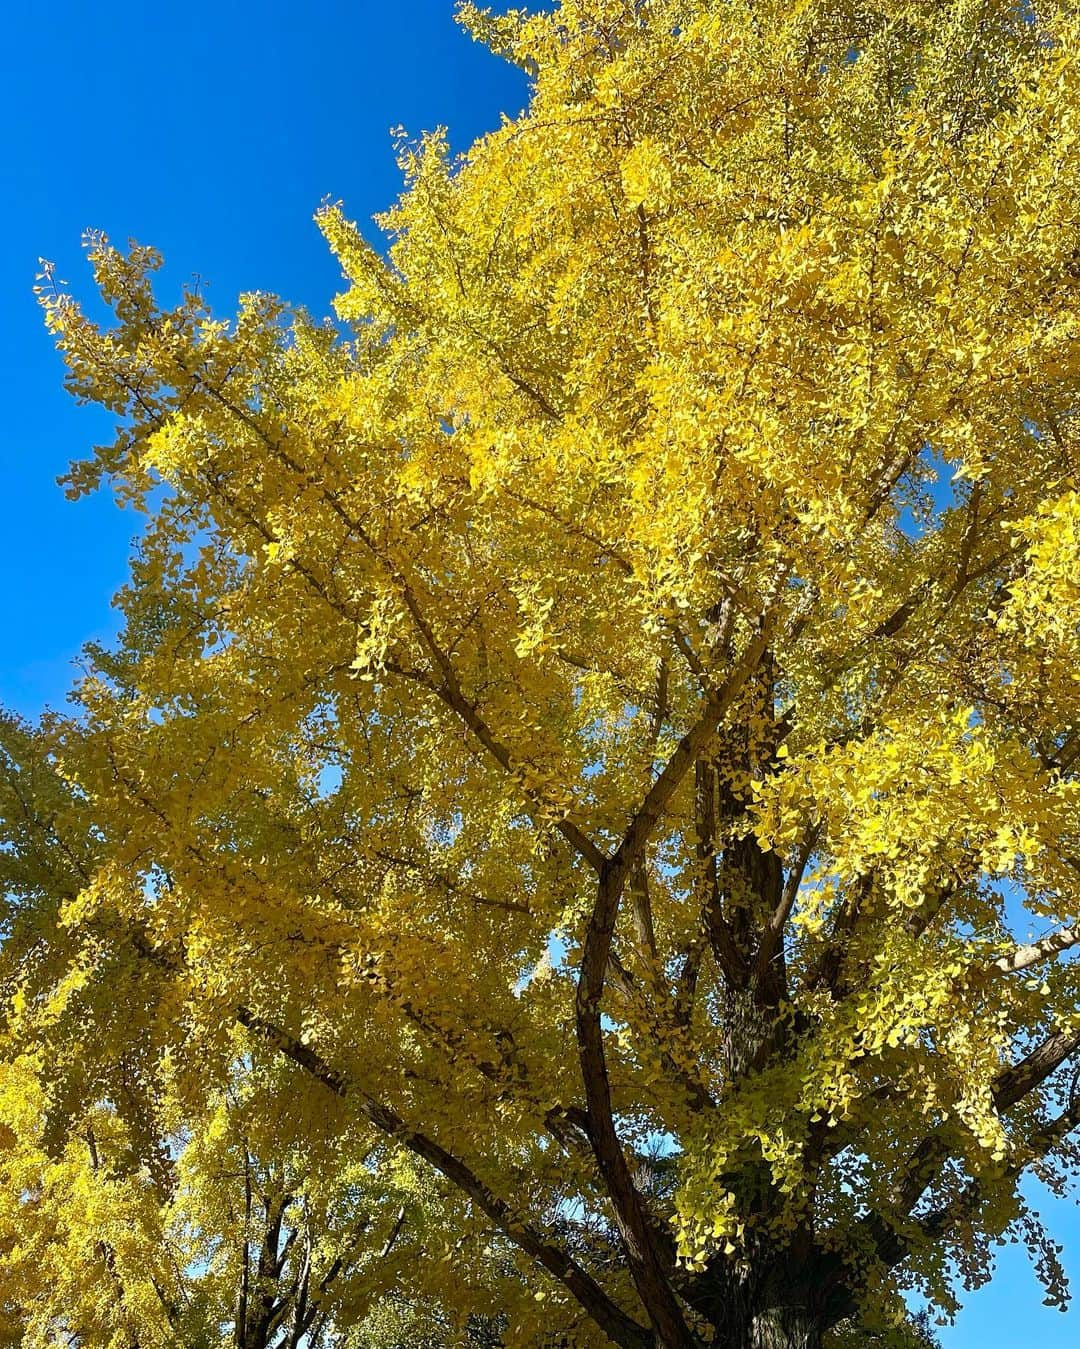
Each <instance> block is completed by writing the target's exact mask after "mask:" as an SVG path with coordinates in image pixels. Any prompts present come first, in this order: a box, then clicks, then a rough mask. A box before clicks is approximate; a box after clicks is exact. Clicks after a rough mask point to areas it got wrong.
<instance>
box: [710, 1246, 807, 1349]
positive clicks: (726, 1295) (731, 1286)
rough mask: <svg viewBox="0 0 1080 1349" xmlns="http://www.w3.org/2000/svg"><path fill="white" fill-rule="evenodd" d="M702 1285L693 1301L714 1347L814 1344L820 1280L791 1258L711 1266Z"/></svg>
mask: <svg viewBox="0 0 1080 1349" xmlns="http://www.w3.org/2000/svg"><path fill="white" fill-rule="evenodd" d="M706 1287H707V1291H705V1289H702V1288H699V1290H698V1296H697V1297H695V1299H694V1301H695V1303H696V1305H697V1307H698V1309H699V1310H700V1311H702V1312H703V1313H704V1315H705V1316H706V1318H707V1319H708V1320H709V1321H710V1322H711V1323H712V1325H713V1326H714V1328H715V1332H716V1333H715V1338H714V1340H713V1344H714V1345H716V1346H717V1347H718V1349H719V1346H722V1347H723V1349H820V1346H821V1342H822V1337H823V1335H824V1333H825V1329H826V1326H827V1316H826V1307H825V1303H824V1291H825V1288H826V1281H825V1280H824V1279H823V1278H816V1277H815V1276H814V1273H813V1271H812V1269H809V1268H808V1267H807V1266H805V1265H803V1266H800V1265H799V1264H798V1263H797V1261H796V1258H795V1257H792V1258H790V1259H788V1258H785V1257H780V1258H777V1259H774V1260H772V1261H771V1262H770V1265H769V1267H768V1268H767V1269H766V1270H763V1271H755V1270H754V1269H751V1270H749V1271H745V1270H744V1272H742V1273H741V1274H738V1275H736V1274H735V1273H734V1271H732V1270H730V1269H724V1270H723V1271H713V1272H712V1273H711V1275H710V1276H707V1280H706ZM702 1294H704V1296H702Z"/></svg>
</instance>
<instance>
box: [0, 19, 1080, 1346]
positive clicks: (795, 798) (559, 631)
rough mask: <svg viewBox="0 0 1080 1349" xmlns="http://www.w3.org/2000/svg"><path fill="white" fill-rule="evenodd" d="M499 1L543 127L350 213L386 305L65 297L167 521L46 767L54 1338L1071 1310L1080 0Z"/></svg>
mask: <svg viewBox="0 0 1080 1349" xmlns="http://www.w3.org/2000/svg"><path fill="white" fill-rule="evenodd" d="M461 18H462V20H463V21H464V22H465V23H466V24H467V25H468V26H469V27H470V28H471V29H472V31H473V32H474V33H475V34H476V35H477V36H479V37H481V38H482V39H484V40H485V41H487V42H489V43H490V45H492V46H493V47H494V48H495V49H496V50H497V51H499V52H500V53H501V54H503V55H505V56H506V57H508V58H509V59H511V60H514V61H516V62H518V63H519V64H520V65H521V66H523V67H524V68H525V70H526V71H527V72H528V74H529V78H530V80H531V94H530V101H529V106H528V109H527V111H526V112H525V113H524V114H523V115H522V116H521V117H520V118H518V119H516V120H513V121H506V122H505V123H504V125H502V126H501V127H500V128H499V129H497V130H495V131H493V132H492V133H491V134H490V135H488V136H486V137H484V138H483V139H482V140H480V141H479V142H477V143H476V144H475V145H474V146H473V147H472V148H471V149H470V150H469V151H468V152H467V153H466V154H465V155H463V156H461V157H455V156H452V155H451V154H450V152H449V150H448V148H447V142H446V138H445V136H444V135H443V134H442V133H439V132H436V133H433V134H430V135H427V136H424V137H423V138H421V139H420V140H418V141H406V140H403V141H402V143H401V146H400V155H401V163H402V167H403V170H404V174H405V179H406V185H405V189H404V192H403V195H402V196H401V198H400V200H399V201H398V203H397V204H396V205H395V206H394V207H393V208H392V209H391V210H390V211H389V212H388V213H387V214H386V215H385V216H384V217H381V218H380V222H379V223H380V224H381V226H382V228H383V230H384V231H385V232H386V235H387V236H388V242H387V245H386V248H385V250H384V251H383V252H379V251H377V249H376V248H375V246H373V244H372V243H369V242H367V241H365V239H364V238H363V236H362V235H361V233H360V232H359V231H358V230H357V228H356V227H355V226H354V225H353V224H351V223H350V222H349V220H348V219H347V218H346V215H345V213H344V211H343V209H342V208H340V207H338V206H336V205H335V206H327V207H325V208H324V209H323V210H322V211H321V212H320V213H319V217H318V219H319V222H320V225H321V227H322V230H323V232H324V234H325V236H326V238H327V240H328V242H329V245H330V246H331V247H332V249H333V250H334V252H335V254H336V255H337V257H338V258H339V259H340V263H341V267H342V270H343V272H344V275H345V277H346V287H345V289H344V291H343V293H342V294H341V295H340V296H339V297H338V298H337V300H336V302H335V307H336V317H335V318H334V319H333V320H326V321H316V320H314V319H312V318H310V317H309V316H308V315H306V314H305V313H303V312H299V311H297V310H296V309H293V308H290V307H289V306H287V305H286V304H285V303H283V302H282V301H280V300H278V299H276V298H273V297H271V296H269V295H266V294H252V295H248V296H246V297H244V298H243V300H242V303H241V306H240V310H239V313H238V314H237V315H236V317H235V318H233V319H231V320H225V319H223V318H221V317H219V316H215V315H214V314H212V313H211V311H210V309H209V308H208V306H207V303H206V301H205V299H204V297H203V295H202V294H201V293H200V292H199V290H198V288H197V287H190V288H188V289H187V290H186V291H185V292H184V294H183V295H182V297H181V298H180V299H179V301H178V302H177V303H175V305H174V306H173V307H171V308H170V307H168V306H167V305H166V304H164V302H162V301H159V299H158V298H156V296H155V292H154V290H153V288H152V284H151V283H152V280H153V274H154V272H155V270H156V269H157V268H158V266H159V264H160V259H159V257H158V255H157V254H156V253H155V252H153V251H152V250H151V249H149V248H146V247H141V246H136V245H132V246H131V247H130V248H128V249H127V250H122V249H117V248H115V247H114V246H113V245H111V244H110V243H109V242H108V241H107V240H106V239H105V238H104V237H102V236H100V235H95V236H91V238H90V240H89V257H90V261H91V263H92V267H93V273H94V278H95V282H96V287H97V292H98V296H99V299H100V301H103V302H104V304H105V306H107V309H108V311H109V312H108V315H107V316H106V317H100V316H98V307H97V305H95V307H93V308H91V309H85V308H83V307H81V306H80V304H79V303H78V302H77V300H76V299H75V298H73V296H72V295H71V294H70V293H69V291H68V289H67V288H66V287H65V286H64V285H63V284H62V283H61V282H60V281H59V280H58V279H57V278H56V277H55V276H54V275H53V273H52V271H51V269H48V270H46V272H45V274H44V276H43V278H42V282H41V287H40V295H41V300H42V303H43V305H44V311H45V315H46V320H47V323H48V326H49V329H50V330H51V331H52V333H53V334H55V337H56V340H57V342H58V344H59V347H60V349H61V351H62V353H63V355H64V358H65V360H66V362H67V367H68V381H69V386H70V388H71V390H72V391H73V393H74V394H75V395H76V396H77V397H78V398H80V399H83V400H88V401H92V402H96V403H99V404H101V405H102V406H103V407H105V408H106V409H108V410H109V411H110V412H112V413H113V414H114V415H115V418H116V420H117V423H118V424H117V430H116V435H115V438H114V439H112V440H111V441H110V442H109V443H107V444H104V445H101V446H99V447H98V448H97V449H95V450H94V452H93V454H92V455H91V456H90V457H89V458H88V459H86V460H85V461H84V462H81V463H79V464H77V465H76V466H75V467H74V468H73V469H72V471H71V474H70V477H69V478H68V480H67V481H68V486H69V489H70V490H71V491H72V492H74V493H81V492H86V491H90V490H92V489H94V488H97V487H99V486H100V485H101V484H103V483H105V484H108V485H110V486H111V487H112V488H113V490H115V491H116V492H117V493H118V494H119V495H120V497H121V499H123V500H125V501H130V502H133V503H135V504H136V505H137V506H138V507H139V508H141V509H142V510H143V511H145V513H146V528H145V533H144V535H143V537H142V539H141V541H140V543H139V545H138V548H137V552H136V554H135V556H134V557H133V560H132V564H131V575H130V581H129V583H128V584H127V585H126V587H125V588H124V589H123V590H122V592H121V593H120V595H119V597H118V601H117V603H118V605H119V607H120V610H121V612H122V616H123V630H122V633H121V635H120V637H119V639H118V640H117V642H116V643H115V644H113V645H111V646H108V647H105V646H101V647H91V648H88V649H87V656H86V662H87V667H86V673H85V677H83V678H82V679H81V681H80V682H79V684H78V686H77V687H76V689H75V691H74V695H73V704H72V707H71V709H70V710H68V711H66V712H63V713H58V712H54V713H49V714H47V715H45V716H44V717H43V718H42V719H41V721H40V723H39V724H37V725H35V726H32V727H31V726H27V725H25V724H23V723H21V722H19V721H17V720H15V719H14V718H8V719H7V720H5V721H4V722H3V724H2V726H0V739H2V749H0V764H2V768H3V774H2V779H0V820H2V829H3V834H2V838H3V842H2V847H0V875H2V878H3V884H2V891H3V893H4V896H5V898H4V906H5V907H4V919H3V942H2V947H0V991H2V997H3V1002H2V1010H0V1098H2V1100H3V1107H2V1109H0V1115H2V1117H3V1119H4V1121H5V1122H4V1124H3V1125H2V1126H0V1314H2V1316H3V1317H4V1318H6V1319H5V1323H4V1325H5V1333H6V1334H7V1337H8V1342H10V1343H12V1344H22V1345H26V1346H28V1347H29V1349H34V1347H36V1346H44V1345H51V1344H61V1343H73V1344H79V1345H85V1346H95V1347H96V1346H109V1347H110V1349H152V1347H153V1346H164V1345H169V1344H185V1345H202V1344H205V1345H207V1346H209V1345H214V1344H225V1343H234V1344H237V1345H238V1346H240V1347H241V1349H267V1347H268V1346H272V1345H281V1346H285V1345H288V1346H291V1347H292V1349H299V1347H300V1346H304V1345H309V1346H314V1345H317V1344H326V1345H330V1344H333V1345H339V1346H351V1347H356V1346H376V1345H387V1346H390V1345H404V1344H423V1343H427V1344H433V1345H434V1344H440V1345H451V1344H465V1343H476V1344H505V1345H521V1346H528V1345H536V1346H539V1345H546V1346H555V1345H558V1346H570V1345H583V1346H584V1345H600V1344H604V1343H614V1344H617V1345H620V1346H622V1347H623V1349H644V1346H647V1345H654V1344H655V1345H663V1346H672V1347H677V1349H689V1346H695V1345H706V1344H715V1345H718V1346H719V1345H722V1346H731V1347H732V1349H773V1347H774V1346H796V1345H798V1346H806V1349H813V1347H814V1346H817V1345H819V1344H820V1343H821V1341H822V1337H828V1336H834V1337H840V1338H842V1339H844V1342H848V1343H850V1342H851V1339H850V1337H851V1336H855V1337H859V1336H862V1337H864V1338H865V1337H866V1336H885V1337H886V1339H885V1340H882V1341H881V1342H883V1343H884V1342H887V1337H888V1335H889V1333H891V1332H890V1329H889V1328H890V1327H891V1326H894V1325H896V1324H897V1323H899V1322H900V1321H902V1320H903V1316H904V1303H903V1300H902V1299H903V1295H904V1294H905V1293H906V1292H909V1291H911V1290H915V1291H916V1292H918V1293H921V1294H922V1295H923V1296H924V1297H925V1298H926V1299H928V1300H929V1302H930V1303H931V1304H932V1305H933V1306H934V1307H936V1308H937V1309H939V1310H941V1311H944V1312H945V1313H948V1312H949V1311H950V1310H951V1309H953V1308H954V1306H955V1303H954V1301H953V1292H952V1290H953V1288H954V1287H955V1285H956V1283H957V1281H958V1280H959V1282H961V1283H963V1284H964V1285H966V1286H969V1287H970V1286H973V1285H977V1284H978V1283H979V1282H981V1281H984V1280H985V1279H986V1278H987V1277H989V1274H990V1270H991V1264H992V1252H993V1248H994V1245H995V1242H996V1241H997V1240H998V1239H999V1238H1000V1237H1001V1236H1002V1235H1003V1234H1004V1235H1007V1236H1010V1235H1011V1236H1017V1237H1020V1238H1022V1239H1023V1240H1024V1241H1026V1242H1027V1243H1028V1245H1029V1246H1030V1248H1031V1249H1032V1251H1033V1253H1034V1256H1035V1259H1036V1263H1037V1267H1038V1270H1039V1272H1040V1274H1041V1276H1042V1277H1043V1280H1044V1282H1045V1284H1046V1288H1047V1293H1048V1296H1049V1297H1050V1298H1051V1299H1053V1300H1056V1301H1058V1302H1060V1303H1064V1301H1065V1299H1066V1298H1067V1291H1066V1289H1065V1287H1064V1283H1063V1279H1062V1274H1061V1269H1060V1266H1059V1264H1058V1261H1057V1253H1058V1252H1057V1247H1056V1245H1055V1244H1054V1242H1053V1240H1052V1239H1051V1238H1050V1237H1049V1236H1048V1235H1047V1234H1046V1233H1044V1232H1043V1230H1042V1228H1041V1226H1040V1224H1039V1221H1038V1218H1037V1215H1036V1214H1034V1213H1032V1212H1031V1211H1030V1209H1029V1207H1028V1205H1027V1204H1026V1202H1025V1199H1024V1197H1023V1194H1022V1193H1021V1191H1020V1189H1019V1183H1020V1180H1021V1178H1022V1177H1023V1176H1024V1174H1025V1173H1032V1174H1034V1175H1035V1176H1037V1177H1038V1178H1039V1179H1041V1180H1043V1181H1044V1182H1046V1183H1047V1184H1049V1185H1050V1186H1051V1187H1053V1188H1055V1189H1059V1190H1060V1189H1063V1188H1064V1187H1065V1186H1066V1184H1067V1183H1068V1180H1069V1178H1070V1175H1072V1174H1075V1172H1076V1169H1077V1165H1078V1163H1080V1152H1078V1150H1077V1146H1076V1140H1075V1137H1074V1130H1075V1129H1076V1127H1077V1126H1078V1125H1080V1092H1078V1090H1077V1074H1078V1072H1080V1012H1078V987H1080V964H1078V963H1077V962H1075V961H1073V960H1072V959H1071V958H1070V954H1071V952H1072V950H1073V948H1075V947H1077V945H1078V944H1080V905H1078V902H1077V895H1078V889H1080V880H1078V873H1080V777H1078V774H1077V768H1078V766H1080V713H1078V697H1080V673H1078V671H1080V483H1078V474H1080V428H1078V422H1077V411H1078V409H1080V399H1078V393H1080V307H1078V295H1080V243H1078V239H1080V233H1078V225H1080V221H1078V216H1077V202H1080V155H1078V154H1077V134H1078V129H1080V117H1078V113H1080V13H1078V12H1077V10H1076V7H1075V6H1073V5H1071V4H1069V3H1061V4H1057V3H1053V0H1048V3H1046V4H1045V5H1044V4H1042V3H1039V4H1036V5H1035V6H1032V5H1030V4H1029V3H1027V0H1021V2H1020V3H1012V2H1010V3H1000V2H999V0H890V3H888V4H884V3H880V2H879V0H867V2H866V3H862V2H861V0H843V2H842V3H837V0H828V3H823V2H821V0H809V3H800V4H797V5H795V4H790V3H785V4H774V3H771V0H724V3H720V4H717V3H711V2H709V0H563V3H562V4H560V5H559V6H558V7H557V8H556V9H554V10H553V11H552V12H545V13H541V14H536V15H531V16H530V15H528V14H526V13H525V12H514V13H511V14H509V15H502V16H499V15H494V14H486V13H483V12H481V11H479V10H477V9H475V8H474V7H473V6H472V5H469V4H466V5H463V6H462V7H461ZM837 1342H839V1340H838V1341H837Z"/></svg>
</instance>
